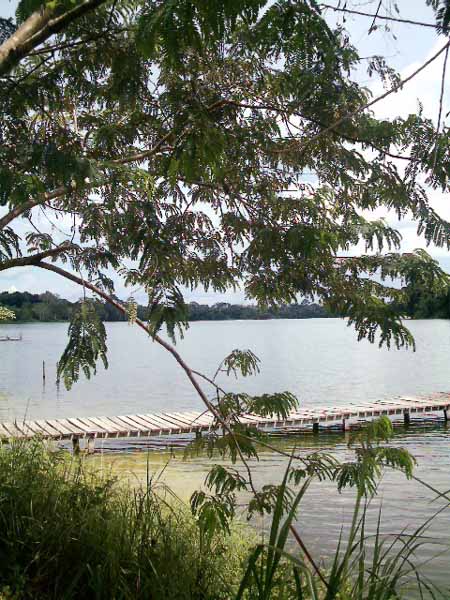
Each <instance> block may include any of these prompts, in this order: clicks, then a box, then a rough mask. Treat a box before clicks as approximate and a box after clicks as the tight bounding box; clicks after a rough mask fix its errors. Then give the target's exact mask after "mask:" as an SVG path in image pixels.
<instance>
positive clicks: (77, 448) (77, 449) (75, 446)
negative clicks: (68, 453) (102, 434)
mask: <svg viewBox="0 0 450 600" xmlns="http://www.w3.org/2000/svg"><path fill="white" fill-rule="evenodd" d="M72 448H73V453H74V454H80V438H79V437H78V436H77V435H74V436H73V438H72Z"/></svg>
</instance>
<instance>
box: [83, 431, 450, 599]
mask: <svg viewBox="0 0 450 600" xmlns="http://www.w3.org/2000/svg"><path fill="white" fill-rule="evenodd" d="M347 440H348V434H345V435H344V434H342V433H322V434H320V435H319V436H314V435H312V434H309V435H301V436H295V437H288V438H273V439H271V440H270V443H271V445H273V446H274V447H276V448H279V449H281V450H283V451H284V452H290V451H292V450H293V449H295V450H296V452H297V453H305V454H307V453H309V452H314V451H317V450H322V451H324V452H330V453H332V454H333V455H334V456H335V457H337V458H339V459H340V460H344V461H345V460H350V459H352V457H353V454H352V452H350V451H349V450H348V448H347ZM164 443H166V442H164V441H163V440H162V438H160V439H159V440H158V441H157V443H155V442H153V443H152V444H151V445H150V444H149V443H148V442H147V444H145V443H143V442H142V441H141V442H136V443H134V444H133V443H132V444H131V445H130V444H128V445H127V446H126V447H125V446H124V445H123V444H121V443H118V441H116V442H115V443H111V442H110V443H109V444H108V445H107V444H105V445H104V447H103V449H102V448H98V452H97V453H96V454H95V455H94V456H92V457H91V458H90V459H89V460H90V461H91V462H92V464H94V465H95V466H96V467H98V468H99V469H101V470H103V471H104V470H106V471H108V472H109V471H110V472H111V473H112V474H113V475H116V476H118V477H119V478H120V479H121V480H124V481H127V482H129V483H130V484H131V485H140V484H145V482H146V481H147V476H148V474H150V475H151V476H152V477H153V478H154V479H155V480H159V481H160V482H164V483H165V484H167V485H168V486H169V487H170V489H171V490H173V491H174V492H175V494H177V495H178V496H179V497H180V498H182V499H183V500H185V501H187V500H188V499H189V497H190V495H191V493H192V492H193V491H194V490H196V489H199V488H200V487H201V486H202V483H203V481H204V477H205V475H206V473H207V471H208V470H209V468H210V467H211V465H212V464H213V463H214V462H222V461H221V459H219V458H216V459H214V458H213V459H209V458H208V457H207V456H206V455H205V454H200V455H198V456H195V457H192V458H189V459H187V460H184V459H183V455H184V449H183V442H181V443H180V442H178V444H177V445H172V446H171V447H170V446H166V447H164V446H161V444H164ZM449 443H450V429H449V428H448V427H447V426H446V425H440V426H436V425H432V426H425V427H417V426H415V427H410V428H399V430H397V431H396V434H395V437H394V440H393V442H392V444H393V445H394V446H397V447H403V448H405V449H407V450H409V451H410V452H411V453H412V454H413V455H414V456H415V458H416V459H417V467H416V469H415V475H416V476H417V477H418V478H420V479H423V480H424V481H426V482H427V483H429V484H430V485H432V486H433V487H435V488H437V489H439V490H441V491H446V490H449V489H450V444H449ZM185 444H186V442H184V445H185ZM143 450H144V451H143ZM286 462H287V458H285V457H283V456H281V455H280V454H277V453H276V452H274V451H272V450H268V449H264V448H261V449H260V456H259V460H258V461H252V463H251V466H252V471H253V476H254V481H255V483H256V485H257V486H261V485H264V484H267V483H279V482H280V481H281V479H282V476H283V472H284V469H285V466H286ZM222 464H227V463H226V461H225V463H223V462H222ZM354 498H355V494H354V491H353V490H345V491H344V492H342V493H340V494H339V493H338V492H337V491H336V486H335V484H334V483H333V482H329V481H324V482H315V483H314V484H313V485H312V486H311V488H310V490H309V492H308V494H307V496H306V497H305V499H304V501H303V502H302V504H301V507H300V510H299V513H298V518H297V522H296V528H297V529H298V531H300V532H301V534H302V537H303V539H304V541H305V542H306V545H307V547H308V548H309V550H310V551H311V552H312V553H313V554H314V556H315V557H316V558H317V559H318V560H320V561H322V563H323V564H325V565H326V563H327V559H329V558H330V557H331V556H332V555H333V553H334V551H335V548H336V546H337V544H338V540H339V537H340V535H341V533H342V532H343V533H344V535H345V532H346V531H347V530H348V527H349V524H350V521H351V517H352V510H353V503H354ZM244 500H245V498H242V505H244V504H245V502H244ZM442 506H443V501H442V499H441V500H436V498H435V494H434V493H433V492H432V491H431V490H429V489H427V488H426V487H424V486H423V485H421V484H420V483H419V482H418V481H416V480H406V478H405V477H404V476H403V475H402V474H400V473H396V472H392V471H389V470H387V471H386V472H385V474H384V476H383V479H382V481H381V483H380V486H379V493H378V495H377V497H376V498H375V499H374V500H373V501H372V502H371V503H370V506H369V508H368V512H367V517H368V520H367V534H368V535H370V534H372V533H374V532H375V529H376V523H377V519H378V514H379V511H380V509H381V510H382V528H381V531H382V533H383V534H384V535H387V534H398V533H400V532H402V531H404V532H405V533H412V532H413V531H414V529H416V528H417V527H418V526H419V525H420V524H421V523H423V522H424V521H425V520H426V519H428V518H430V517H431V516H432V515H433V514H434V513H435V512H436V511H437V510H439V508H441V507H442ZM269 524H270V521H269V518H265V519H262V520H261V521H259V522H257V523H256V525H257V526H258V527H260V528H262V529H263V530H266V529H267V527H268V526H269ZM426 535H427V536H428V538H429V539H428V541H429V543H427V544H426V545H425V546H423V547H422V548H421V550H420V555H419V556H417V557H416V561H417V564H418V565H422V567H421V570H422V571H423V572H425V573H426V574H427V575H429V576H430V577H431V578H432V579H433V581H434V582H435V583H436V584H438V585H439V586H441V587H444V588H445V589H446V590H447V592H448V595H449V596H448V597H450V568H449V567H450V552H449V551H448V548H450V509H449V510H448V511H447V510H444V511H443V512H442V513H441V514H440V515H439V516H438V517H436V519H434V520H433V521H432V523H431V525H430V528H429V530H428V531H427V532H426ZM436 555H438V556H436ZM431 559H433V560H431Z"/></svg>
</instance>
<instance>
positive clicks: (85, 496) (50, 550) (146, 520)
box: [0, 443, 248, 600]
mask: <svg viewBox="0 0 450 600" xmlns="http://www.w3.org/2000/svg"><path fill="white" fill-rule="evenodd" d="M247 547H248V544H247V543H246V541H245V538H244V536H243V535H242V534H241V533H233V535H232V536H231V537H230V538H222V537H221V536H216V537H214V538H213V539H211V540H203V539H202V536H201V535H200V533H199V529H198V528H197V527H196V525H195V523H194V522H193V520H192V518H191V517H190V516H189V513H188V511H187V509H186V508H185V507H184V506H182V505H181V504H177V502H176V501H174V502H173V503H171V505H170V506H169V505H168V504H166V503H164V502H163V501H162V500H160V499H159V498H158V497H157V496H156V495H155V494H154V493H153V491H152V490H151V486H149V489H147V490H137V491H135V490H133V491H131V490H127V489H123V488H121V487H120V486H119V485H117V484H116V483H114V482H113V481H112V480H109V479H104V478H99V477H98V476H96V475H94V474H93V473H92V472H91V471H89V470H87V469H85V468H84V467H83V465H82V463H80V462H79V461H72V460H71V459H70V457H68V456H67V455H63V454H60V453H56V454H49V453H47V452H46V451H45V449H44V448H43V446H42V445H41V444H39V443H29V444H20V443H18V444H16V445H14V446H13V448H12V449H11V450H8V449H6V448H5V449H2V450H0V590H1V591H2V592H1V593H0V598H2V600H3V599H5V600H6V599H7V598H8V599H12V598H14V599H21V598H33V599H36V600H37V599H50V598H52V599H53V598H54V599H58V600H60V599H69V598H70V599H71V598H83V599H84V598H86V599H87V598H89V599H90V598H95V599H103V598H105V599H106V598H108V599H128V598H129V599H132V598H133V599H134V598H136V599H139V598H145V599H149V598H158V599H159V598H161V599H163V598H164V599H165V598H167V599H171V598H177V599H184V598H186V599H187V598H199V599H200V598H201V599H205V600H206V599H211V600H212V599H220V598H230V597H233V596H234V595H235V593H236V591H237V587H238V583H239V580H240V577H241V569H242V560H243V556H244V555H245V553H246V550H247Z"/></svg>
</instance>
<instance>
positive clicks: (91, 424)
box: [0, 392, 450, 447]
mask: <svg viewBox="0 0 450 600" xmlns="http://www.w3.org/2000/svg"><path fill="white" fill-rule="evenodd" d="M449 409H450V393H444V392H442V393H438V394H433V395H432V396H427V397H418V398H411V397H398V398H394V399H392V400H379V401H376V402H370V403H369V402H368V403H349V404H346V405H345V406H334V407H333V406H322V407H314V406H311V407H310V406H305V407H303V408H301V409H299V410H298V411H296V412H293V413H291V414H290V415H289V417H288V418H287V419H284V420H277V419H275V418H273V417H267V418H263V417H257V416H255V415H245V417H242V419H241V421H242V422H243V423H248V424H250V425H253V426H255V427H256V428H258V429H261V430H264V431H266V432H267V433H274V434H289V433H294V432H296V431H297V432H298V431H300V430H305V429H307V428H312V430H313V431H314V432H318V431H319V427H324V426H335V427H336V426H339V427H340V428H342V429H344V430H345V429H346V427H350V426H352V425H354V424H355V422H356V423H358V422H360V421H368V420H371V419H374V418H377V417H380V416H382V415H386V416H388V417H390V418H392V419H394V420H397V421H398V420H399V419H402V420H403V421H404V423H405V424H409V423H410V419H411V416H412V415H415V416H420V415H423V418H425V419H426V418H428V419H436V418H438V417H440V416H441V418H442V417H443V419H444V420H445V421H447V411H448V410H449ZM436 413H438V415H437V414H436ZM212 426H213V416H212V414H211V413H210V412H200V411H192V412H172V413H159V414H136V415H121V416H117V417H77V418H67V419H38V420H24V421H21V422H19V421H14V422H2V423H0V439H2V440H3V441H7V440H9V439H13V438H32V437H36V436H40V437H42V438H45V439H49V440H72V441H73V443H74V446H77V445H78V444H79V440H80V439H85V440H87V442H88V446H91V447H92V446H93V442H94V440H95V439H96V438H129V437H148V436H163V435H178V434H197V435H199V434H201V433H203V432H208V431H210V430H211V429H212Z"/></svg>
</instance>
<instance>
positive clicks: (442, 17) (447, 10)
mask: <svg viewBox="0 0 450 600" xmlns="http://www.w3.org/2000/svg"><path fill="white" fill-rule="evenodd" d="M436 4H437V11H436V21H437V30H438V32H439V33H440V34H443V35H448V33H449V32H450V29H449V26H450V2H449V0H438V1H437V2H436Z"/></svg>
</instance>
